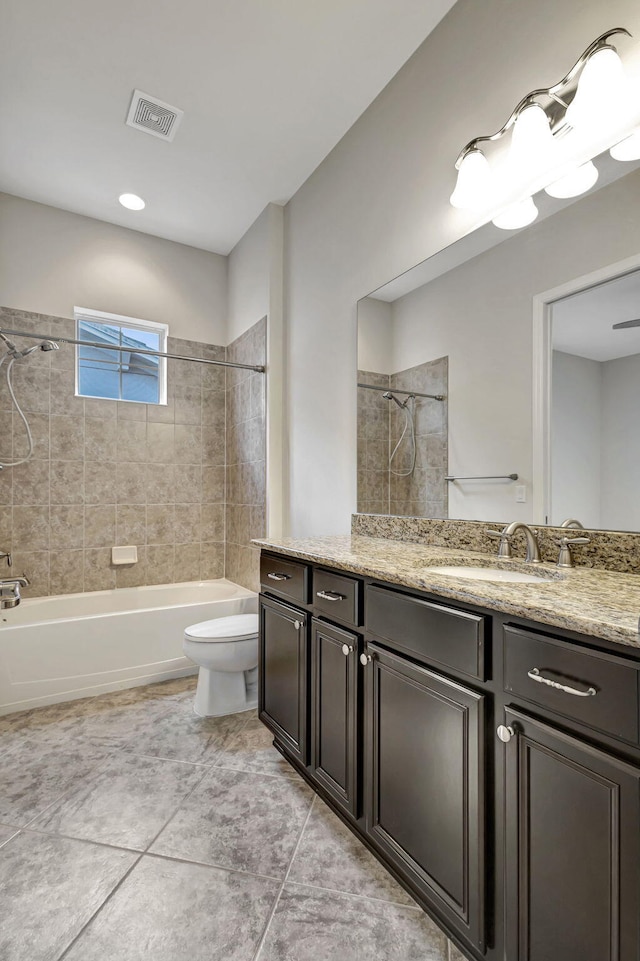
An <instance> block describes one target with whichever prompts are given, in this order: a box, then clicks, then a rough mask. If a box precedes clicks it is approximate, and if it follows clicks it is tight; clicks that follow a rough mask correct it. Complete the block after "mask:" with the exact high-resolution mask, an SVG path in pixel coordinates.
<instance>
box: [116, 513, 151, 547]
mask: <svg viewBox="0 0 640 961" xmlns="http://www.w3.org/2000/svg"><path fill="white" fill-rule="evenodd" d="M146 518H147V509H146V507H145V505H144V504H118V506H117V507H116V543H117V544H119V545H121V546H125V545H127V544H136V545H138V555H140V547H141V546H142V545H143V544H145V543H146V540H147V520H146Z"/></svg>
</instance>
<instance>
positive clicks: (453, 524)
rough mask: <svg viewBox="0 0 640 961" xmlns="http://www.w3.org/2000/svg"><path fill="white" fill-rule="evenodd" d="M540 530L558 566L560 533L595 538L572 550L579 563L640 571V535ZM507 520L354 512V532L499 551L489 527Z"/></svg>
mask: <svg viewBox="0 0 640 961" xmlns="http://www.w3.org/2000/svg"><path fill="white" fill-rule="evenodd" d="M532 526H533V527H535V529H536V530H537V531H538V543H539V545H540V555H541V557H542V559H543V561H546V562H548V563H549V564H555V563H556V561H557V559H558V549H559V547H558V545H559V543H560V538H561V537H565V536H567V537H581V536H582V535H583V534H584V535H585V536H586V537H589V538H590V541H591V542H590V543H589V544H586V545H584V546H583V547H576V548H574V550H573V556H574V563H575V566H576V567H592V568H596V569H598V570H604V571H619V572H620V573H625V574H640V533H635V532H627V531H599V530H586V531H577V530H568V529H567V528H563V527H544V526H537V525H532ZM503 527H504V523H503V522H502V521H463V520H439V519H436V518H432V517H394V516H393V515H389V514H387V515H381V514H352V516H351V533H352V534H361V535H363V536H365V537H389V538H391V539H392V540H396V541H409V542H410V543H415V544H428V545H429V546H430V547H449V548H452V549H454V550H463V551H480V552H482V553H487V554H495V552H496V544H495V541H492V540H491V538H489V537H487V534H486V531H487V528H492V529H493V530H497V531H501V530H502V528H503ZM513 553H514V555H515V556H516V557H518V556H520V557H524V554H525V548H524V534H522V533H519V534H516V536H515V537H514V540H513Z"/></svg>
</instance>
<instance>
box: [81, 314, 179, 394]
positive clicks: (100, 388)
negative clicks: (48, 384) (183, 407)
mask: <svg viewBox="0 0 640 961" xmlns="http://www.w3.org/2000/svg"><path fill="white" fill-rule="evenodd" d="M119 319H121V320H122V323H117V321H118V320H119ZM76 321H77V339H78V340H82V341H85V343H84V344H79V345H78V347H77V352H76V357H77V394H79V395H80V396H82V397H102V398H106V399H108V400H126V401H137V402H138V403H143V404H166V374H167V362H166V358H164V357H154V356H152V355H150V354H147V353H145V351H149V350H154V351H160V352H163V353H164V352H166V340H167V332H168V328H167V327H166V325H165V324H152V323H151V322H149V321H146V322H145V321H135V322H132V321H131V319H130V318H129V317H126V318H125V317H123V318H118V317H117V316H116V315H109V314H103V313H100V312H98V311H89V310H82V309H81V308H76ZM125 321H126V323H125ZM87 342H88V343H87ZM94 344H95V346H92V345H94ZM111 345H113V347H118V348H122V349H121V350H110V349H109V347H110V346H111Z"/></svg>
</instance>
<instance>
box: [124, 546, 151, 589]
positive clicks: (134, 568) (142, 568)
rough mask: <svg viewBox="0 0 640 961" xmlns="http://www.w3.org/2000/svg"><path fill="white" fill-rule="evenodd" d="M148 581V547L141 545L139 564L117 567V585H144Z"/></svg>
mask: <svg viewBox="0 0 640 961" xmlns="http://www.w3.org/2000/svg"><path fill="white" fill-rule="evenodd" d="M147 583H148V581H147V549H146V547H139V548H138V562H137V564H123V565H122V566H118V567H116V587H142V586H143V585H144V584H147Z"/></svg>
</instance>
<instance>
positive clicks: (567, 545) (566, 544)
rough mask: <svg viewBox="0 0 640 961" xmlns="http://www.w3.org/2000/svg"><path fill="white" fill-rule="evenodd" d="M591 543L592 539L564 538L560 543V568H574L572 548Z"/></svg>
mask: <svg viewBox="0 0 640 961" xmlns="http://www.w3.org/2000/svg"><path fill="white" fill-rule="evenodd" d="M589 543H591V538H590V537H562V538H560V540H559V541H558V544H559V545H560V553H559V554H558V565H557V566H558V567H573V555H572V553H571V548H572V547H576V546H579V545H581V544H589Z"/></svg>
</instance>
